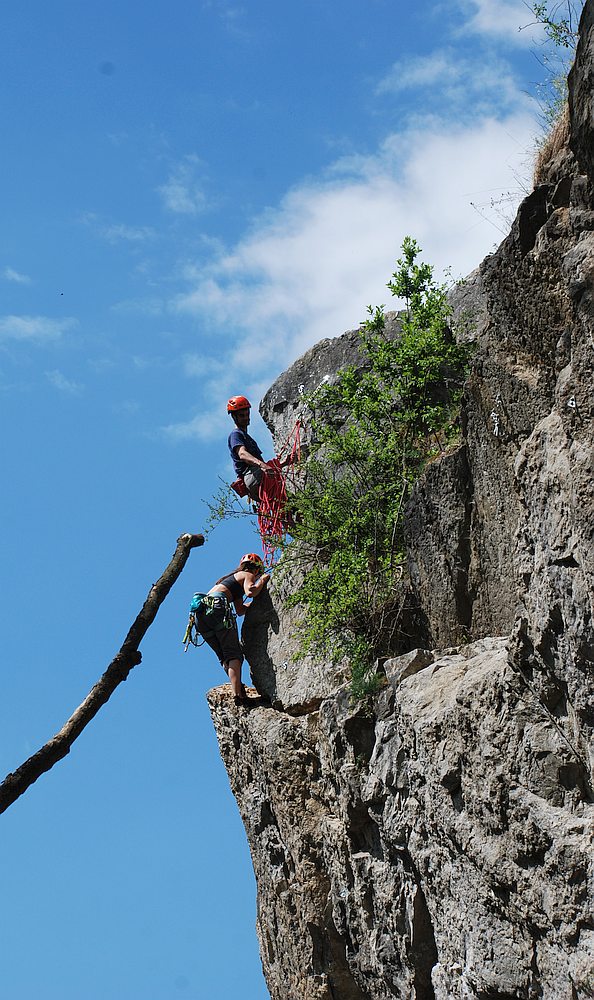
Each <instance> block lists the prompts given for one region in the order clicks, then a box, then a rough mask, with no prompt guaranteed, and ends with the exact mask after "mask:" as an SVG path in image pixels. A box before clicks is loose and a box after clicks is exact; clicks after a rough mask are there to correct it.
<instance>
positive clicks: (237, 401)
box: [227, 396, 274, 500]
mask: <svg viewBox="0 0 594 1000" xmlns="http://www.w3.org/2000/svg"><path fill="white" fill-rule="evenodd" d="M250 409H251V403H250V401H249V399H246V397H245V396H231V399H230V400H229V401H228V403H227V413H229V414H230V416H231V417H232V419H233V423H234V424H235V429H234V430H232V431H231V433H230V435H229V440H228V444H229V451H230V452H231V458H232V459H233V466H234V468H235V472H236V473H237V476H238V477H239V479H242V480H243V483H244V485H245V488H246V490H247V492H248V493H249V495H250V497H251V498H252V500H258V499H259V496H260V483H261V482H262V476H264V475H266V474H267V473H271V474H273V473H274V470H273V469H272V468H271V466H270V465H268V463H267V462H265V461H264V459H263V457H262V452H261V451H260V448H259V447H258V444H257V442H256V441H254V439H253V437H251V436H250V435H249V434H248V432H247V428H248V425H249V422H250Z"/></svg>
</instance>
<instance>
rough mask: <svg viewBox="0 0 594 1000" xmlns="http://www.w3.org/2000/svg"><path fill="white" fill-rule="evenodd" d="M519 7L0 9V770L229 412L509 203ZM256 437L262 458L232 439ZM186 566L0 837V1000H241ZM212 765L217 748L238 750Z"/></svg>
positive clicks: (131, 583) (44, 727)
mask: <svg viewBox="0 0 594 1000" xmlns="http://www.w3.org/2000/svg"><path fill="white" fill-rule="evenodd" d="M529 20H530V15H529V13H528V11H527V9H526V7H525V5H524V4H523V3H515V2H495V0H451V2H449V3H442V2H435V3H434V2H429V0H427V2H424V0H423V2H419V3H417V4H416V5H414V4H409V3H406V4H398V3H396V4H395V3H394V2H388V0H343V2H342V3H341V4H337V3H329V2H324V0H315V2H314V0H302V2H301V3H298V4H278V3H272V2H267V0H253V2H252V3H251V4H249V5H247V4H246V5H241V4H239V3H233V2H225V0H220V2H217V0H204V2H201V0H194V2H192V3H190V2H179V3H175V2H174V3H164V2H162V0H151V2H150V3H148V4H146V3H143V4H141V3H139V2H137V0H128V2H127V3H122V2H121V0H119V2H117V3H116V2H114V0H103V2H102V3H101V4H98V3H95V2H94V0H89V2H88V3H86V4H84V5H83V4H80V3H78V2H76V3H75V2H73V0H71V2H66V0H56V2H54V3H52V4H47V3H41V2H38V0H21V2H20V3H19V4H15V3H13V4H4V5H3V10H2V14H1V15H0V27H1V31H0V47H1V50H2V67H3V87H2V92H1V94H0V116H1V122H2V125H1V128H2V137H3V154H2V168H1V170H2V173H1V179H2V182H1V184H0V199H1V218H2V227H1V229H0V294H1V301H0V405H1V406H2V425H3V431H2V469H3V472H4V486H3V490H2V499H1V512H2V524H3V528H4V531H3V534H4V544H3V547H2V548H3V558H2V603H3V612H4V613H3V621H4V628H3V630H2V661H3V665H4V666H3V670H2V675H1V681H0V683H1V691H0V722H1V732H2V737H1V740H0V756H1V770H2V774H5V773H7V772H8V771H10V770H13V769H14V768H15V767H17V766H18V765H19V764H20V763H21V762H22V761H23V760H24V759H25V758H26V757H27V756H28V755H29V754H31V753H32V752H34V751H35V750H36V749H38V747H39V746H41V745H42V744H43V743H44V742H45V741H46V740H47V739H48V738H49V737H50V736H51V735H52V734H53V733H54V732H56V731H57V729H59V728H60V726H61V725H62V724H63V722H64V721H65V720H66V718H67V717H68V716H69V715H70V714H71V712H72V711H73V710H74V708H75V707H76V706H77V705H78V704H79V703H80V702H81V701H82V699H83V698H84V697H85V695H86V694H87V692H88V691H89V689H90V688H91V686H92V685H93V683H94V682H95V681H96V680H97V679H98V678H99V676H100V674H101V673H102V672H103V670H104V669H105V666H106V665H107V664H108V663H109V661H110V660H111V658H112V656H113V655H114V653H115V652H116V651H117V649H118V648H119V646H120V644H121V641H122V639H123V637H124V635H125V633H126V631H127V629H128V627H129V625H130V623H131V621H132V620H133V618H134V617H135V615H136V613H137V611H138V610H139V608H140V606H141V605H142V602H143V600H144V598H145V596H146V594H147V592H148V589H149V587H150V585H151V583H152V582H153V580H155V579H156V578H157V576H158V575H159V574H160V573H161V571H162V570H163V568H164V567H165V565H166V564H167V562H168V561H169V558H170V556H171V554H172V553H173V550H174V547H175V540H176V538H177V536H178V535H179V534H180V533H181V532H184V531H200V530H202V529H203V528H204V526H205V519H206V508H205V506H204V503H203V499H204V498H205V497H209V496H211V495H212V494H213V493H214V492H215V490H216V489H217V488H218V486H219V482H220V480H219V477H224V478H227V480H229V479H230V478H232V477H231V475H230V473H231V469H230V465H229V462H228V458H227V454H226V434H227V433H228V418H227V416H226V413H225V401H226V399H227V397H228V396H229V395H230V394H232V393H246V394H248V395H249V396H250V397H251V398H252V400H253V402H254V403H256V404H257V402H258V401H259V399H260V397H261V395H262V393H263V392H264V391H265V389H266V388H267V387H268V385H269V384H270V383H271V381H272V380H273V379H274V377H275V376H276V375H277V374H278V373H279V372H280V371H282V370H283V369H284V368H285V367H286V366H287V365H288V364H289V363H290V362H291V361H293V360H294V359H295V358H296V357H297V356H298V355H299V354H300V353H302V352H303V351H304V350H305V349H306V348H308V347H309V346H311V345H312V344H313V343H315V342H316V341H317V340H318V339H320V338H321V337H325V336H335V335H338V334H340V333H341V332H343V330H345V329H349V328H353V327H355V326H357V324H358V323H359V321H360V320H361V319H363V318H364V315H365V309H366V306H367V305H368V304H369V303H373V304H377V303H380V302H388V293H387V291H386V288H385V284H386V281H387V280H388V279H389V277H390V274H391V271H392V268H393V264H394V261H395V259H396V257H397V256H398V249H399V246H400V244H401V241H402V238H403V237H404V236H405V235H406V234H410V235H412V236H414V237H415V238H416V239H417V240H418V241H419V243H420V244H421V246H422V247H423V250H424V251H425V257H426V259H428V260H429V261H431V262H432V263H434V264H435V266H436V268H437V270H438V273H440V274H442V273H444V272H445V270H446V269H447V268H451V269H452V273H453V274H454V276H461V275H463V274H466V273H468V272H469V271H470V270H472V269H473V268H474V267H475V266H476V265H477V264H478V263H479V262H480V260H481V259H482V257H483V256H484V255H485V254H486V253H488V252H489V251H490V250H492V249H493V247H494V245H495V244H496V243H498V242H499V240H500V239H501V237H502V235H503V232H504V231H505V229H506V226H507V224H508V221H509V219H510V218H511V216H512V214H513V205H514V204H515V203H516V202H517V200H518V199H519V198H520V197H521V195H522V193H523V191H524V190H526V189H527V188H528V187H529V184H530V181H529V177H530V173H531V157H532V150H533V144H534V134H535V132H536V131H537V124H536V117H537V112H538V109H537V106H536V103H535V101H534V99H533V96H532V95H533V93H534V85H535V83H536V82H537V81H538V80H539V79H540V78H541V77H542V69H541V67H540V65H539V62H538V60H537V58H536V57H535V48H536V51H539V50H538V46H539V44H540V43H539V41H538V39H536V40H535V39H534V32H533V31H532V30H526V31H523V32H519V30H518V28H519V27H520V26H521V25H525V24H526V23H527V22H529ZM253 430H254V432H255V434H256V436H257V437H258V438H259V439H260V441H261V444H262V445H263V446H264V450H265V451H266V452H267V453H268V454H270V450H269V449H270V439H269V436H268V434H267V432H266V431H265V429H264V428H263V425H262V423H261V421H260V420H259V418H258V417H256V419H255V420H254V422H253ZM256 545H257V540H256V539H255V538H254V535H253V534H252V529H251V527H250V526H249V524H248V523H246V522H242V523H229V524H226V525H224V526H221V527H219V528H217V529H216V531H215V532H214V533H213V534H212V535H211V537H210V538H209V540H208V543H207V545H206V546H205V547H204V548H203V549H199V550H196V551H195V552H194V553H193V554H192V556H191V559H190V563H189V564H188V567H187V568H186V570H185V572H184V575H183V577H182V578H181V579H180V581H179V582H178V583H177V585H176V587H175V588H174V590H173V592H172V594H171V595H170V597H169V598H168V600H167V602H166V604H165V605H164V606H163V608H162V609H161V612H160V613H159V616H158V618H157V621H156V622H155V624H154V625H153V627H152V629H151V631H150V633H149V635H148V636H147V638H146V640H145V642H144V644H143V647H142V648H143V663H142V664H141V665H140V666H139V667H137V668H136V669H135V670H134V671H133V672H132V674H131V676H130V678H129V680H128V681H127V683H126V684H124V685H121V686H120V688H119V689H118V690H117V692H116V694H115V695H114V697H113V698H112V700H111V702H110V703H109V704H108V705H107V707H106V708H104V709H103V710H102V711H101V713H100V715H99V716H98V717H97V718H96V720H95V721H94V722H93V723H92V724H91V726H90V727H89V728H88V730H86V731H85V733H84V734H83V735H82V736H81V737H80V739H79V740H78V741H77V743H76V744H75V746H74V748H73V750H72V752H71V754H70V756H69V757H68V758H67V759H66V760H64V761H63V762H61V763H60V764H59V765H57V766H56V767H55V768H54V769H53V770H52V772H51V773H50V774H48V775H47V776H45V777H43V778H41V779H40V780H39V781H38V782H37V784H36V785H34V786H33V787H32V788H31V789H30V790H29V792H28V793H27V794H26V795H25V796H24V797H23V798H22V799H21V800H19V801H18V802H17V803H16V804H15V805H13V806H12V807H11V808H10V809H9V810H8V812H7V813H6V814H5V815H4V816H3V817H2V818H1V820H0V822H1V838H2V841H1V842H2V850H1V852H0V865H1V876H0V877H1V883H0V884H1V887H2V893H1V895H2V920H3V932H2V941H3V988H4V991H5V995H6V996H9V997H10V998H11V1000H38V998H39V997H43V998H44V1000H58V998H59V1000H80V997H81V996H84V997H85V1000H121V998H122V997H126V998H129V1000H137V998H138V1000H169V998H178V997H180V998H188V1000H198V998H208V1000H219V998H228V997H235V996H241V997H242V998H243V1000H261V998H265V997H266V996H267V991H266V989H265V985H264V981H263V979H262V976H261V972H260V966H259V957H258V952H257V943H256V938H255V933H254V922H255V887H254V882H253V876H252V872H251V865H250V860H249V853H248V851H247V847H246V843H245V838H244V834H243V828H242V826H241V823H240V820H239V817H238V814H237V810H236V807H235V803H234V800H233V799H232V797H231V794H230V792H229V789H228V783H227V778H226V774H225V772H224V769H223V766H222V764H221V762H220V759H219V756H218V751H217V746H216V740H215V737H214V734H213V731H212V726H211V723H210V718H209V715H208V711H207V707H206V703H205V698H204V693H205V691H206V690H207V689H208V688H209V687H211V686H213V685H215V684H218V683H221V682H222V681H223V680H224V675H223V674H222V672H221V671H220V668H219V667H218V664H217V663H216V661H215V660H214V658H213V657H212V656H211V655H209V654H208V653H205V652H203V651H200V652H196V651H194V650H192V651H190V652H189V653H188V654H187V655H184V654H183V652H182V646H181V637H182V634H183V631H184V627H185V622H186V617H187V606H188V602H189V599H190V596H191V594H192V592H193V591H194V590H196V589H202V588H204V587H208V586H210V585H211V583H212V582H213V581H214V579H215V578H216V577H218V576H220V575H221V574H222V573H223V572H224V571H226V570H228V569H230V568H231V567H233V566H234V565H235V564H236V563H237V561H238V557H239V556H240V555H241V553H242V552H243V551H245V550H246V548H247V549H252V548H254V547H255V546H256ZM240 752H241V750H240Z"/></svg>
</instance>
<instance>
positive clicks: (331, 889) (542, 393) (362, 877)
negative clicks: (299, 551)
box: [209, 0, 594, 1000]
mask: <svg viewBox="0 0 594 1000" xmlns="http://www.w3.org/2000/svg"><path fill="white" fill-rule="evenodd" d="M593 80H594V0H587V2H586V4H585V8H584V12H583V15H582V22H581V38H580V43H579V47H578V54H577V60H576V63H575V66H574V68H573V70H572V72H571V74H570V79H569V85H570V138H569V145H568V147H566V148H565V149H563V150H561V151H560V152H558V153H557V154H556V155H555V157H554V158H553V159H551V161H550V163H548V164H544V165H541V167H540V170H539V178H540V180H541V182H542V183H540V184H539V186H538V187H537V188H536V189H535V191H534V192H533V193H532V194H531V195H529V197H528V198H527V199H526V200H525V201H524V202H523V204H522V205H521V206H520V209H519V212H518V216H517V218H516V220H515V222H514V225H513V227H512V230H511V232H510V234H509V236H508V237H507V238H506V240H505V241H504V242H503V244H502V245H501V247H500V248H499V250H498V251H497V252H496V253H495V254H493V255H492V256H490V257H488V258H487V259H486V260H485V261H484V262H483V264H482V265H481V267H480V268H479V269H478V271H477V272H475V273H474V275H473V276H471V280H470V281H469V282H468V284H467V286H466V287H465V288H464V289H462V290H461V291H460V292H459V293H457V296H456V298H455V301H454V308H455V311H456V312H457V314H458V315H461V314H463V313H464V312H466V313H468V312H469V311H471V312H472V313H473V316H474V321H475V322H474V327H473V328H472V330H470V328H469V327H468V326H467V327H466V330H465V333H464V336H465V337H468V336H472V337H474V339H475V341H476V344H477V351H476V356H475V360H474V364H473V370H472V373H471V375H470V377H469V379H468V382H467V385H466V388H465V399H464V402H463V410H462V431H463V433H462V440H461V443H460V445H459V446H458V448H456V449H455V450H452V451H451V452H450V453H448V454H444V455H443V456H442V458H441V459H440V460H439V461H435V462H434V463H432V464H431V465H430V466H429V467H428V469H427V471H426V473H425V475H424V476H423V478H422V479H421V480H420V481H419V482H418V483H417V484H416V486H415V489H414V491H413V494H412V496H411V500H410V503H409V505H408V509H407V512H406V538H407V553H408V562H409V576H410V585H411V588H412V591H413V593H414V596H415V600H416V602H417V606H418V611H419V616H420V618H422V620H423V621H424V623H425V626H424V629H425V631H424V636H423V638H422V641H421V638H420V637H417V641H416V642H411V646H414V645H416V646H418V647H419V648H416V649H415V648H411V649H410V650H409V651H408V652H405V653H404V654H403V655H402V656H398V657H394V658H392V659H390V660H388V661H387V662H385V663H384V664H382V666H381V668H379V667H378V669H381V678H382V685H383V686H382V687H381V690H380V692H379V693H378V694H377V695H376V696H375V697H374V699H373V702H372V703H370V704H358V705H353V704H352V702H351V699H350V695H349V690H348V664H345V665H344V669H337V668H335V667H332V666H331V665H329V664H327V663H323V662H317V661H315V659H314V658H311V657H310V658H308V659H304V658H301V659H298V658H297V659H296V658H295V657H296V651H297V648H298V646H297V641H296V630H297V623H298V617H299V613H298V611H297V609H293V610H290V609H288V608H287V606H286V602H287V597H288V595H289V593H290V589H291V581H290V574H289V575H288V576H287V577H286V578H285V579H284V581H282V580H281V581H280V582H276V583H275V584H274V585H273V586H271V587H270V592H269V593H268V594H265V595H263V596H262V597H261V598H259V599H258V600H256V601H254V603H253V605H252V608H251V609H250V611H249V613H248V614H247V615H246V618H245V623H244V627H243V641H244V648H245V651H246V655H247V658H248V660H249V663H250V667H251V670H252V676H253V680H254V683H255V685H256V687H257V688H258V690H259V691H260V693H261V694H262V695H263V696H264V702H262V701H261V700H260V701H258V702H255V703H254V707H253V708H249V709H244V708H241V707H239V708H238V707H236V706H235V705H234V703H233V699H232V698H231V696H230V691H229V689H228V686H227V687H224V688H217V689H215V690H214V691H212V692H210V694H209V703H210V708H211V713H212V717H213V720H214V724H215V728H216V732H217V736H218V739H219V745H220V749H221V754H222V757H223V760H224V761H225V764H226V767H227V770H228V773H229V778H230V782H231V786H232V789H233V791H234V794H235V796H236V798H237V801H238V805H239V808H240V811H241V815H242V818H243V820H244V824H245V828H246V832H247V836H248V839H249V843H250V847H251V852H252V858H253V863H254V869H255V872H256V878H257V884H258V933H259V937H260V944H261V956H262V963H263V967H264V972H265V975H266V980H267V983H268V988H269V990H270V994H271V997H272V998H273V1000H338V998H339V1000H388V998H390V1000H392V998H401V1000H452V998H459V1000H463V998H464V1000H587V998H593V997H594V918H593V913H594V893H593V875H594V871H593V863H592V862H593V856H594V852H593V844H592V834H593V827H592V819H593V812H594V806H593V802H594V793H593V787H592V734H593V731H594V681H593V670H594V624H593V614H594V605H593V595H594V485H593V483H594V480H593V468H592V465H593V454H594V421H593V417H594V393H593V387H594V135H593V131H594V117H593V115H592V106H593V104H592V101H593V97H592V94H593ZM469 331H470V332H469ZM389 335H390V336H397V335H398V326H397V320H396V317H393V318H392V319H391V325H390V331H389ZM350 362H354V363H359V362H358V361H357V337H356V334H355V333H349V334H345V335H344V336H343V337H339V338H337V339H336V340H334V341H324V342H323V343H322V344H321V345H319V346H318V347H317V348H313V349H312V351H310V352H308V353H307V354H306V355H304V357H303V358H301V359H300V360H299V361H298V362H296V364H295V365H294V366H293V367H292V368H291V369H289V371H288V372H286V373H285V374H284V375H283V376H281V377H280V379H278V380H277V382H275V384H274V385H273V386H272V388H271V389H270V390H269V392H268V393H267V395H266V397H265V399H264V401H263V415H264V416H265V419H267V420H268V422H269V425H270V426H271V429H272V430H273V433H274V434H275V437H276V440H277V444H278V443H282V442H283V441H284V440H285V438H286V436H287V435H288V433H289V432H290V430H291V429H292V426H293V424H294V421H295V417H296V415H298V414H301V413H302V412H303V391H304V390H305V391H306V392H307V391H310V390H311V389H313V388H315V386H316V385H318V384H319V383H320V382H321V381H322V380H323V379H324V378H332V377H333V374H334V373H335V372H336V370H338V368H340V367H341V366H343V365H344V364H346V363H350Z"/></svg>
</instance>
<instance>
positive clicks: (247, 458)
mask: <svg viewBox="0 0 594 1000" xmlns="http://www.w3.org/2000/svg"><path fill="white" fill-rule="evenodd" d="M235 452H236V454H237V457H238V458H239V459H240V461H241V462H247V464H248V465H255V466H256V468H257V469H262V472H266V471H267V470H268V464H267V463H266V462H263V461H262V459H261V458H256V456H255V455H252V453H251V451H248V450H247V448H245V447H244V445H242V444H240V445H239V447H238V448H236V449H235Z"/></svg>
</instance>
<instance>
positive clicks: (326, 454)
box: [287, 237, 469, 697]
mask: <svg viewBox="0 0 594 1000" xmlns="http://www.w3.org/2000/svg"><path fill="white" fill-rule="evenodd" d="M420 252H421V251H420V248H419V247H418V245H417V243H416V242H415V241H414V240H413V239H411V238H410V237H406V238H405V240H404V242H403V244H402V257H401V258H400V259H399V260H398V262H397V269H396V271H395V272H394V274H393V275H392V278H391V280H390V281H389V282H388V288H389V289H390V291H391V292H392V294H393V295H395V296H397V297H398V298H399V299H401V300H404V302H405V306H406V308H405V310H404V312H403V313H402V315H401V317H400V319H401V332H400V334H399V336H397V338H396V339H389V338H387V337H386V336H385V335H384V327H385V317H384V311H383V306H380V307H377V308H375V309H373V308H372V307H369V310H368V312H369V318H368V319H367V321H366V322H365V323H364V324H363V325H362V327H361V331H360V335H361V355H362V363H361V365H358V366H355V365H351V366H349V367H347V368H344V369H343V370H342V371H340V372H339V373H338V375H337V377H336V379H335V380H334V381H333V382H331V383H328V384H323V385H322V386H321V387H320V388H319V389H318V390H316V392H314V393H313V394H312V395H311V396H310V397H309V399H308V403H309V406H310V409H311V410H312V413H313V434H314V443H313V447H312V449H311V450H310V455H309V458H308V459H307V461H306V462H305V466H304V475H303V484H302V487H301V488H300V490H299V491H298V492H297V494H296V495H295V496H294V497H293V498H292V510H293V515H294V519H295V529H294V531H293V536H294V538H295V539H296V541H297V543H298V544H297V545H296V546H293V553H298V555H296V558H299V561H300V563H301V566H302V567H303V575H302V583H301V585H300V587H299V589H298V590H297V591H296V593H295V594H294V596H293V598H292V602H293V603H294V604H296V605H300V606H304V607H305V609H306V615H305V617H304V619H303V621H302V625H301V628H302V633H301V639H302V643H301V649H302V651H303V652H306V651H309V650H311V651H317V652H318V653H323V654H326V655H331V656H332V657H333V659H335V660H337V661H338V660H341V659H343V658H345V657H346V658H348V659H349V661H350V663H351V668H352V689H353V694H354V696H355V697H362V696H364V695H365V694H366V693H369V692H370V691H371V690H373V689H374V687H375V685H376V684H377V683H378V680H377V676H376V674H375V673H374V672H373V662H374V660H375V658H376V657H378V656H381V655H385V654H389V653H390V652H393V650H394V648H397V647H398V644H399V619H400V615H401V612H402V590H403V588H402V586H401V584H400V581H401V578H402V576H403V574H404V540H403V514H404V507H405V504H406V501H407V499H408V497H409V494H410V490H411V487H412V484H413V483H414V481H415V480H416V479H417V478H418V476H419V475H420V473H421V472H422V470H423V468H424V466H425V464H426V463H427V461H428V460H430V459H431V458H432V457H433V456H434V455H435V454H436V453H438V452H439V451H441V450H443V449H444V448H445V447H447V445H448V444H449V443H450V441H451V439H452V437H453V436H454V435H455V434H456V419H457V416H458V410H459V401H460V395H461V391H462V383H463V380H464V376H465V374H466V371H467V368H468V363H469V348H468V346H465V345H462V344H457V343H456V341H455V339H454V337H453V335H452V332H451V329H450V326H449V320H450V308H449V305H448V302H447V297H446V289H445V286H443V285H440V284H437V283H436V282H435V280H434V278H433V270H432V268H431V267H430V266H429V265H428V264H425V263H421V262H420V261H419V260H418V258H419V254H420ZM287 555H288V554H287ZM289 558H290V557H289ZM401 641H402V637H401V635H400V642H401Z"/></svg>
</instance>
